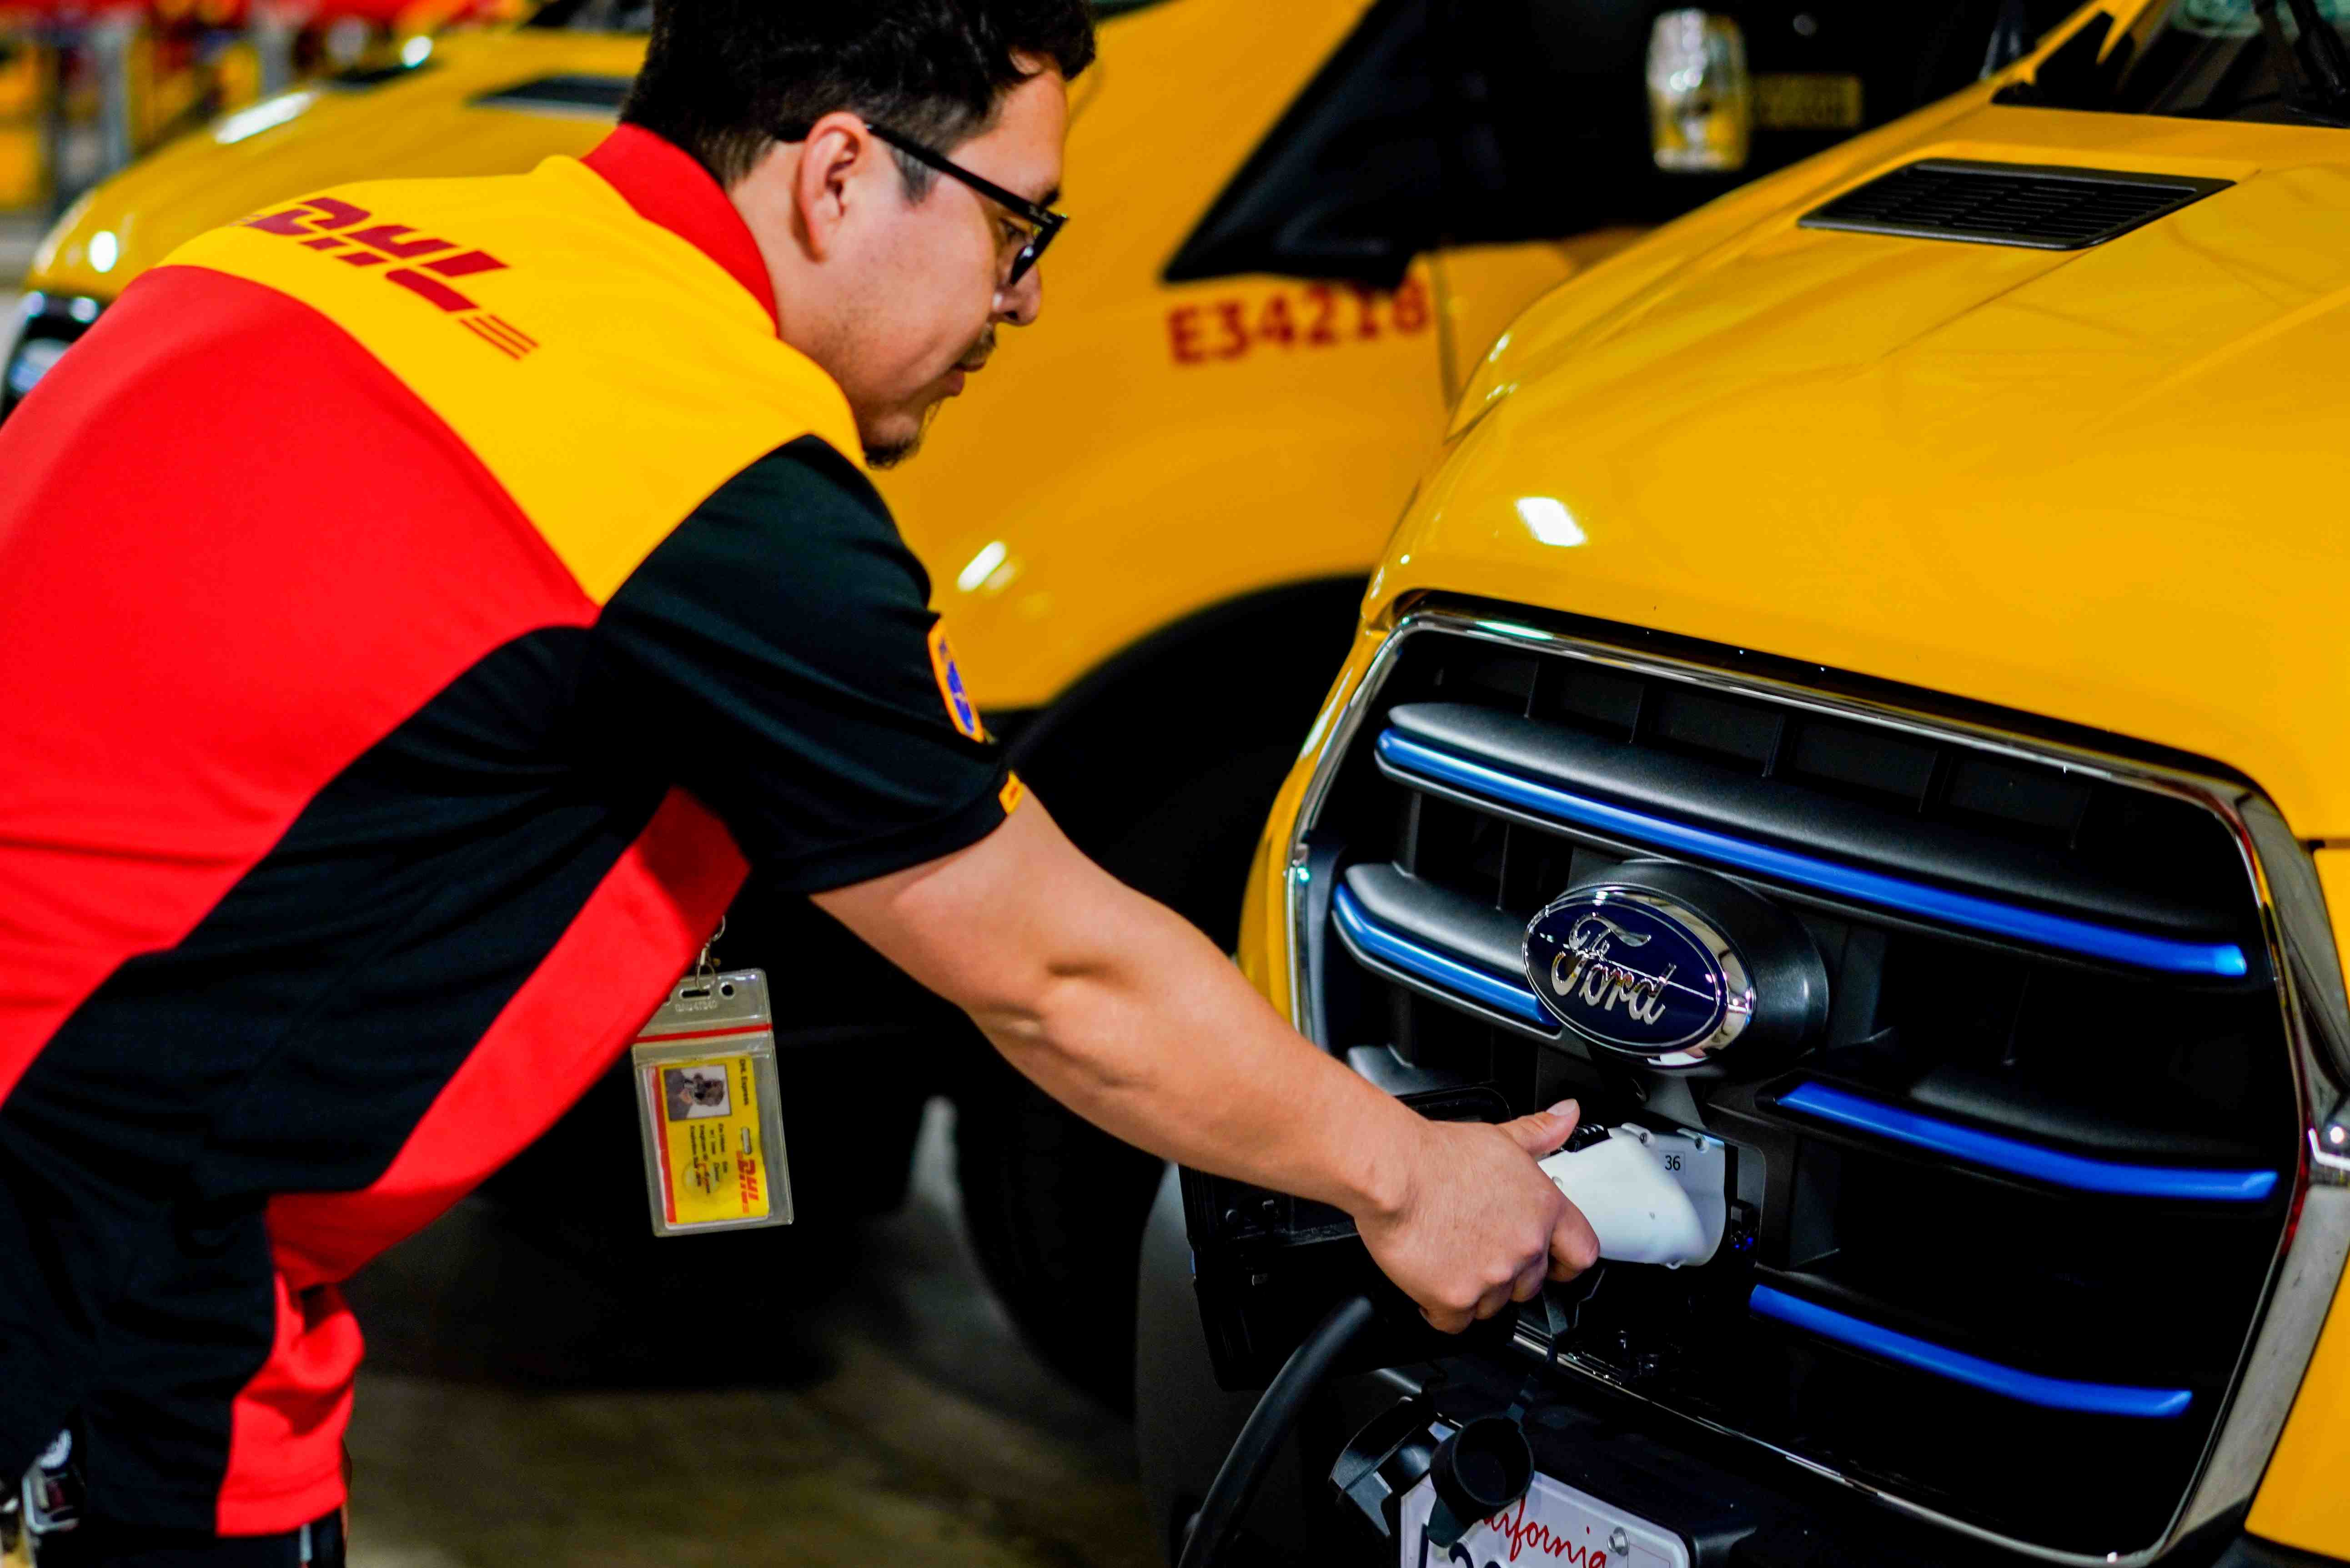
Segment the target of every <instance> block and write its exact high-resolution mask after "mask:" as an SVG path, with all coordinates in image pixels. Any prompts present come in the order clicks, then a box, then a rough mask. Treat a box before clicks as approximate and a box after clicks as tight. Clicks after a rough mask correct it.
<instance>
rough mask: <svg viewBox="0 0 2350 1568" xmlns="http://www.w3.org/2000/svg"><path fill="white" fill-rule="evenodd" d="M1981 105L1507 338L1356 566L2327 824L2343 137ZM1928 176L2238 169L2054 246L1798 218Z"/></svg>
mask: <svg viewBox="0 0 2350 1568" xmlns="http://www.w3.org/2000/svg"><path fill="white" fill-rule="evenodd" d="M1988 93H1989V89H1988V88H1985V89H1981V91H1978V92H1976V93H1972V94H1970V95H1966V96H1965V97H1963V98H1962V99H1959V100H1955V101H1954V102H1953V103H1952V104H1950V105H1949V106H1947V107H1946V108H1945V109H1941V110H1939V111H1935V112H1933V113H1930V114H1929V115H1927V116H1922V117H1914V118H1913V119H1909V120H1906V121H1903V122H1901V123H1900V124H1899V125H1898V126H1895V127H1891V128H1888V130H1887V131H1886V132H1883V133H1879V134H1878V135H1877V136H1873V137H1870V138H1866V139H1864V140H1861V141H1859V142H1856V143H1853V144H1851V145H1850V146H1848V147H1847V148H1846V149H1843V150H1841V151H1838V152H1836V153H1835V154H1832V155H1830V156H1829V157H1827V158H1825V159H1824V160H1819V161H1814V162H1813V163H1810V164H1807V165H1804V166H1801V167H1800V168H1798V169H1796V170H1794V171H1788V172H1787V173H1786V174H1784V175H1782V176H1780V177H1778V178H1776V179H1773V180H1771V181H1768V182H1763V184H1761V185H1758V186H1756V187H1752V188H1751V189H1750V190H1749V191H1747V192H1742V193H1740V194H1738V195H1735V196H1732V197H1731V198H1729V199H1727V200H1725V201H1724V202H1718V203H1716V204H1715V205H1714V206H1712V207H1711V208H1708V209H1706V210H1704V211H1702V212H1700V213H1697V214H1695V215H1693V216H1692V217H1691V218H1690V219H1688V220H1686V221H1684V222H1683V223H1679V224H1676V225H1674V226H1673V227H1672V228H1669V229H1667V230H1665V231H1663V232H1662V233H1660V234H1659V235H1657V236H1655V237H1654V238H1652V239H1651V240H1649V241H1648V242H1647V243H1646V244H1642V245H1640V246H1638V247H1636V248H1635V249H1633V250H1632V251H1630V252H1628V253H1627V254H1625V255H1624V256H1622V257H1621V258H1619V259H1618V260H1617V261H1615V262H1613V263H1611V264H1609V265H1607V266H1606V267H1603V268H1602V269H1600V270H1599V271H1597V272H1596V273H1594V274H1593V275H1590V276H1589V278H1588V279H1587V281H1585V282H1583V283H1580V284H1575V285H1570V286H1567V287H1566V288H1565V289H1563V290H1561V291H1560V292H1558V293H1557V294H1555V295H1554V296H1551V297H1550V298H1549V299H1547V300H1545V301H1544V302H1543V303H1542V304H1540V305H1538V306H1535V307H1534V309H1533V310H1532V311H1531V312H1529V313H1528V314H1527V315H1526V316H1524V317H1522V318H1521V319H1520V320H1519V321H1518V322H1517V323H1516V324H1515V326H1514V327H1513V328H1512V330H1511V331H1510V333H1509V334H1508V335H1506V336H1505V337H1504V338H1503V340H1502V343H1501V344H1500V345H1498V346H1497V347H1496V348H1495V350H1494V353H1493V355H1492V358H1490V359H1489V361H1488V362H1487V364H1486V365H1485V367H1484V369H1483V371H1482V375H1481V376H1480V377H1479V379H1477V380H1476V381H1475V382H1474V383H1473V384H1472V385H1471V387H1470V388H1469V390H1468V393H1467V395H1466V397H1465V398H1464V400H1463V401H1462V403H1461V408H1460V410H1459V412H1458V413H1457V414H1456V416H1455V420H1454V438H1453V439H1454V447H1453V450H1452V452H1451V455H1450V457H1449V459H1448V461H1447V462H1445V463H1444V464H1443V465H1442V467H1441V468H1440V470H1439V471H1438V472H1437V473H1436V474H1435V475H1434V477H1432V478H1431V479H1430V481H1429V483H1427V484H1426V485H1425V486H1424V487H1423V491H1422V493H1421V495H1420V497H1419V501H1418V502H1417V504H1415V505H1414V507H1413V508H1412V509H1411V511H1410V512H1409V514H1407V516H1406V518H1405V521H1404V523H1403V524H1402V526H1401V528H1400V529H1399V532H1398V534H1397V535H1396V536H1395V538H1394V539H1393V541H1392V542H1391V544H1390V546H1389V550H1388V556H1387V557H1386V560H1385V563H1384V564H1383V566H1381V568H1380V571H1379V573H1378V576H1377V577H1376V578H1375V579H1374V582H1373V587H1372V590H1371V600H1370V607H1371V610H1372V612H1373V614H1374V615H1377V614H1378V613H1381V612H1383V611H1384V610H1386V609H1388V608H1389V607H1392V606H1393V605H1394V604H1395V602H1396V601H1398V600H1399V599H1400V598H1401V597H1405V596H1408V595H1412V594H1415V593H1418V592H1420V591H1423V590H1434V591H1440V592H1442V593H1446V594H1451V595H1462V594H1470V595H1478V596H1483V597H1490V598H1493V599H1499V600H1504V601H1513V602H1516V603H1521V604H1532V605H1537V606H1542V607H1548V608H1551V609H1555V610H1563V611H1569V612H1573V613H1575V614H1579V615H1585V616H1591V617H1596V618H1605V619H1607V620H1611V621H1617V622H1623V623H1627V624H1630V625H1636V626H1641V627H1649V628H1658V629H1661V630H1666V631H1671V632H1677V633H1682V634H1686V635H1689V636H1691V637H1697V638H1703V639H1709V640H1711V641H1715V642H1720V643H1727V644H1730V645H1732V646H1736V647H1741V648H1747V649H1759V650H1763V651H1767V652H1770V653H1773V654H1778V655H1782V656H1786V657H1789V658H1793V659H1802V660H1806V661H1811V662H1815V663H1818V664H1822V665H1826V666H1830V667H1834V668H1838V669H1842V670H1851V671H1856V672H1859V673H1863V674H1866V675H1868V676H1872V677H1877V678H1881V679H1885V680H1896V681H1902V682H1907V683H1910V684H1913V685H1916V686H1919V687H1924V688H1928V689H1930V690H1933V691H1944V692H1950V693H1954V694H1957V695H1960V696H1963V697H1967V698H1970V699H1975V700H1978V701H1986V702H1992V703H1998V704H2002V705H2004V706H2007V707H2011V708H2014V709H2019V710H2022V711H2028V712H2032V713H2037V714H2044V715H2048V716H2052V717H2054V718H2057V719H2061V720H2065V721H2069V722H2074V723H2079V724H2085V725H2091V726H2095V727H2097V728H2100V729H2105V730H2108V731H2114V732H2121V733H2124V734H2127V735H2130V736H2134V737H2137V738H2138V739H2140V740H2143V741H2148V742H2157V743H2159V744H2163V745H2168V746H2172V747H2177V748H2179V749H2182V750H2185V751H2189V752H2192V753H2199V754H2201V755H2203V756H2207V757H2210V758H2214V759H2217V760H2219V761H2220V762H2222V763H2227V764H2230V765H2231V766H2233V767H2235V768H2237V769H2240V770H2241V771H2242V772H2244V773H2246V774H2250V775H2251V777H2252V778H2253V779H2254V780H2256V781H2257V782H2258V783H2260V784H2262V785H2263V786H2264V787H2265V788H2266V789H2267V790H2268V791H2269V792H2270V794H2272V797H2273V798H2275V799H2276V800H2277V802H2278V804H2279V805H2280V806H2281V807H2282V809H2283V810H2284V812H2285V813H2286V815H2287V817H2288V820H2290V821H2291V822H2292V823H2293V826H2294V827H2295V829H2296V830H2297V831H2298V832H2300V833H2302V834H2303V836H2311V837H2321V836H2329V835H2345V836H2350V733H2345V726H2344V725H2343V723H2342V722H2341V721H2340V717H2339V715H2340V713H2341V709H2342V704H2343V702H2344V700H2345V697H2350V635H2346V634H2345V624H2344V623H2345V615H2344V601H2345V596H2350V543H2345V532H2350V529H2345V518H2344V517H2343V515H2342V513H2343V511H2344V508H2345V499H2344V487H2343V484H2342V479H2343V476H2344V473H2345V457H2344V454H2345V451H2350V130H2324V129H2314V128H2301V127H2282V126H2262V125H2246V124H2219V123H2212V122H2204V121H2189V120H2179V119H2154V118H2147V117H2135V116H2124V115H2108V114H2089V113H2077V112H2066V111H2060V110H2047V109H2014V108H2002V107H1995V106H1991V105H1990V104H1989V103H1988V101H1987V99H1988ZM1931 156H1943V157H1959V158H1974V159H1988V160H1995V161H2011V162H2021V163H2042V164H2073V165H2079V166H2085V167H2093V168H2106V169H2124V170H2136V171H2163V172H2168V173H2178V174H2189V175H2197V176H2204V177H2211V178H2218V179H2221V180H2228V181H2232V182H2234V184H2233V185H2232V186H2231V187H2230V188H2229V189H2227V190H2224V191H2221V192H2218V193H2217V194H2215V195H2212V196H2210V197H2208V198H2206V199H2204V200H2203V201H2201V202H2197V203H2196V204H2194V205H2192V206H2189V207H2187V208H2185V209H2184V210H2182V211H2180V212H2178V213H2175V214H2173V215H2171V216H2169V217H2168V218H2165V219H2161V220H2158V221H2157V222H2156V223H2152V224H2150V225H2148V226H2147V227H2144V228H2141V229H2138V230H2137V231H2135V232H2133V233H2130V234H2125V235H2123V236H2122V237H2120V238H2118V239H2116V240H2114V241H2112V242H2110V243H2108V244H2106V245H2103V246H2100V247H2097V248H2095V249H2091V250H2086V251H2077V252H2062V253H2050V252H2039V251H2027V250H2017V249H2010V248H2005V247H2001V246H1995V245H1987V244H1957V243H1950V242H1939V241H1930V240H1910V239H1898V238H1888V237H1883V236H1877V235H1861V234H1844V233H1831V232H1825V231H1818V230H1806V229H1801V228H1798V227H1797V226H1796V222H1795V221H1796V219H1797V218H1799V217H1800V216H1801V215H1802V214H1803V213H1805V212H1808V211H1810V210H1811V209H1812V208H1813V207H1814V206H1816V205H1818V204H1819V203H1820V202H1822V201H1824V200H1825V199H1827V198H1828V197H1830V196H1832V195H1834V194H1835V193H1836V192H1838V191H1841V190H1843V189H1845V188H1846V187H1848V186H1850V185H1853V184H1856V183H1858V182H1860V181H1862V180H1865V179H1867V178H1872V177H1874V176H1875V175H1876V174H1877V173H1880V172H1882V171H1886V170H1887V169H1891V168H1895V167H1898V166H1900V165H1902V164H1904V163H1908V162H1909V161H1913V160H1914V159H1917V158H1920V157H1931Z"/></svg>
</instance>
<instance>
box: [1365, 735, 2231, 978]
mask: <svg viewBox="0 0 2350 1568" xmlns="http://www.w3.org/2000/svg"><path fill="white" fill-rule="evenodd" d="M1378 754H1379V758H1380V760H1381V761H1383V762H1385V763H1388V765H1389V766H1391V767H1393V768H1396V769H1397V770H1399V772H1402V773H1406V774H1419V775H1420V776H1421V777H1423V778H1427V779H1430V780H1432V781H1434V782H1436V783H1440V784H1451V785H1452V786H1454V787H1455V788H1458V789H1462V790H1466V791H1468V792H1469V793H1470V794H1480V795H1483V796H1485V797H1486V798H1487V799H1490V800H1496V801H1501V802H1503V803H1506V804H1508V805H1514V806H1517V807H1519V808H1520V809H1522V810H1524V811H1530V812H1533V813H1534V814H1536V815H1543V816H1549V817H1552V818H1554V819H1555V820H1557V821H1559V822H1563V823H1572V824H1574V825H1575V826H1581V827H1588V828H1593V829H1596V830H1597V831H1600V832H1603V833H1606V834H1607V835H1609V836H1613V837H1617V838H1628V839H1635V840H1638V841H1639V842H1641V843H1644V844H1651V845H1655V846H1658V847H1659V848H1662V849H1669V850H1671V851H1673V852H1674V853H1676V854H1680V855H1688V856H1692V857H1697V858H1700V859H1704V860H1710V861H1712V862H1714V863H1715V864H1717V865H1721V866H1728V867H1733V868H1735V869H1738V870H1741V871H1751V872H1752V873H1754V874H1755V875H1757V876H1762V877H1775V878H1777V879H1778V880H1780V881H1783V882H1792V883H1794V884H1796V885H1798V886H1801V887H1805V888H1815V889H1817V890H1818V891H1820V892H1823V893H1827V894H1831V895H1834V896H1835V897H1836V898H1849V899H1851V900H1852V901H1853V902H1855V903H1859V904H1868V905H1873V906H1875V907H1877V908H1878V909H1891V910H1894V911H1897V912H1898V913H1901V914H1905V915H1909V916H1914V917H1916V918H1918V919H1927V920H1938V921H1940V922H1942V923H1944V924H1947V925H1953V926H1964V927H1966V928H1967V929H1970V930H1977V931H1982V932H1986V933H1988V934H1990V935H1992V936H2000V937H2010V938H2013V939H2015V940H2020V941H2026V942H2032V943H2034V944H2037V945H2038V946H2041V947H2048V948H2056V949H2059V950H2063V951H2065V952H2071V953H2078V954H2080V955H2082V956H2083V957H2085V958H2094V959H2103V960H2106V961H2108V962H2113V963H2124V964H2129V965H2132V966H2134V967H2136V968H2138V969H2149V970H2159V971H2164V972H2166V973H2170V974H2199V975H2216V976H2220V977H2223V978H2227V979H2236V978H2239V977H2241V976H2242V975H2244V974H2246V973H2248V972H2249V971H2250V966H2249V965H2248V964H2247V963H2246V962H2245V960H2244V950H2243V949H2241V948H2240V947H2238V946H2237V945H2236V944H2235V943H2233V942H2190V941H2180V940H2175V939H2173V938H2169V937H2154V936H2147V935H2145V934H2144V933H2142V932H2138V931H2125V930H2116V929H2114V928H2113V927H2111V926H2099V925H2093V924H2091V923H2090V922H2089V921H2086V920H2076V919H2071V918H2069V917H2067V916H2064V915H2052V914H2048V913H2046V912H2045V911H2043V910H2039V909H2024V908H2022V907H2021V906H2019V905H2014V904H2002V903H1998V902H1996V901H1994V900H1992V899H1990V898H1978V897H1976V896H1975V895H1974V894H1971V893H1960V892H1953V891H1952V890H1950V888H1937V887H1933V886H1930V885H1929V884H1927V883H1924V882H1912V881H1908V880H1907V879H1906V878H1903V877H1888V876H1887V875H1885V874H1884V873H1883V872H1879V871H1866V870H1863V869H1861V868H1860V867H1856V866H1843V865H1838V864H1836V863H1835V862H1834V861H1828V860H1819V859H1814V857H1811V856H1809V855H1802V854H1798V853H1796V852H1795V851H1794V850H1789V849H1780V848H1777V847H1775V846H1772V845H1768V844H1757V843H1755V842H1753V841H1752V840H1751V839H1744V838H1733V837H1731V836H1730V835H1728V834H1726V833H1715V832H1713V831H1711V829H1708V828H1702V827H1691V826H1687V825H1686V824H1683V823H1679V822H1673V821H1670V820H1669V819H1667V818H1664V817H1659V816H1650V815H1648V814H1647V813H1645V812H1638V811H1633V810H1630V809H1628V808H1627V807H1625V806H1620V805H1609V804H1608V803H1607V802H1606V801H1601V800H1594V799H1592V798H1590V797H1589V796H1587V795H1580V794H1572V793H1570V792H1569V791H1567V790H1564V789H1561V788H1560V787H1559V786H1557V785H1556V784H1541V783H1537V782H1536V781H1534V780H1533V779H1528V778H1522V777H1520V776H1519V775H1517V774H1512V773H1506V772H1504V771H1503V770H1502V769H1500V768H1497V767H1493V766H1492V765H1491V764H1489V763H1481V762H1476V761H1473V760H1471V759H1470V758H1468V757H1463V756H1458V755H1455V754H1454V753H1451V752H1446V751H1440V750H1439V749H1438V748H1436V747H1434V746H1430V745H1427V744H1425V743H1423V742H1419V741H1415V740H1412V739H1411V738H1409V736H1406V735H1404V734H1401V733H1400V732H1397V731H1394V730H1389V731H1387V732H1385V733H1383V734H1381V735H1380V736H1379V741H1378Z"/></svg>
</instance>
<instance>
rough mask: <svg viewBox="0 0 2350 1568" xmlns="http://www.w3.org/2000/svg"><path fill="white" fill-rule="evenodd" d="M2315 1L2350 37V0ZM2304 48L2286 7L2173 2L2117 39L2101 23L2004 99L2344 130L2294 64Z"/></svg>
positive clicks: (2105, 21)
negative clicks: (2264, 10) (2263, 10)
mask: <svg viewBox="0 0 2350 1568" xmlns="http://www.w3.org/2000/svg"><path fill="white" fill-rule="evenodd" d="M2313 3H2314V6H2315V14H2316V15H2317V16H2320V17H2322V18H2323V20H2324V25H2325V26H2329V27H2331V28H2332V29H2333V30H2334V32H2335V33H2336V34H2337V35H2343V36H2350V0H2313ZM2302 45H2303V41H2302V39H2301V36H2300V29H2299V28H2298V27H2297V26H2295V24H2294V21H2293V7H2292V6H2290V5H2286V4H2284V3H2283V0H2279V4H2278V5H2276V6H2275V7H2274V10H2273V13H2272V17H2271V18H2270V19H2268V20H2265V21H2264V19H2263V18H2262V16H2261V14H2260V11H2259V10H2258V9H2257V8H2256V7H2255V5H2254V4H2253V0H2168V4H2165V5H2155V6H2153V7H2151V8H2149V9H2148V10H2147V12H2146V13H2145V14H2144V15H2142V16H2140V17H2139V18H2138V19H2137V21H2135V22H2133V23H2131V24H2130V25H2129V26H2126V28H2125V29H2123V30H2122V31H2121V32H2120V34H2119V35H2118V36H2116V34H2115V31H2114V28H2113V25H2112V22H2111V19H2110V18H2108V17H2105V16H2099V17H2097V18H2095V20H2093V21H2091V22H2090V24H2089V25H2088V26H2085V27H2084V28H2083V29H2081V31H2079V32H2077V33H2075V34H2074V36H2072V37H2071V38H2069V39H2068V40H2066V41H2065V43H2064V46H2063V47H2061V48H2059V49H2057V50H2056V51H2055V53H2054V54H2052V55H2051V56H2050V57H2048V58H2047V59H2046V60H2045V61H2043V62H2042V64H2041V67H2040V68H2039V70H2038V71H2037V72H2036V73H2035V74H2034V77H2033V80H2032V81H2031V82H2028V83H2019V84H2017V85H2016V86H2014V87H2012V88H2008V89H2006V90H2005V91H2003V92H2002V93H2001V95H2000V98H2001V100H2002V102H2008V103H2031V104H2039V105H2043V106H2044V107H2047V108H2051V109H2101V110H2104V111H2106V112H2107V113H2113V114H2160V115H2171V116H2176V117H2178V118H2180V119H2252V120H2273V121H2279V122H2283V123H2291V124H2313V123H2314V124H2334V123H2338V122H2339V120H2340V118H2341V113H2340V106H2338V105H2334V104H2328V103H2323V102H2319V101H2316V99H2315V98H2314V95H2313V93H2312V90H2311V84H2310V73H2309V71H2308V69H2307V67H2306V66H2305V65H2304V64H2303V63H2298V62H2296V60H2295V58H2294V53H2295V51H2296V50H2297V49H2299V48H2301V47H2302ZM2280 46H2282V47H2280Z"/></svg>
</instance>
